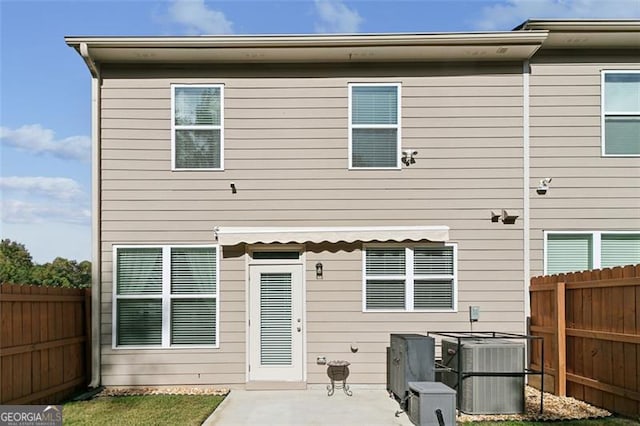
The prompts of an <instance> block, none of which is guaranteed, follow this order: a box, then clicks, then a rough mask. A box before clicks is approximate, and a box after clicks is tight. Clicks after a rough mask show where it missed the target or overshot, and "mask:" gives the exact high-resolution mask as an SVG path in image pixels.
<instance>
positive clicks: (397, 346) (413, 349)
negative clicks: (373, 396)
mask: <svg viewBox="0 0 640 426" xmlns="http://www.w3.org/2000/svg"><path fill="white" fill-rule="evenodd" d="M433 381H435V341H434V339H433V337H430V336H423V335H421V334H392V335H391V346H390V348H389V350H388V352H387V390H389V392H391V393H392V394H393V396H394V397H395V398H396V399H397V400H398V401H400V405H401V406H402V407H403V408H405V407H406V401H407V398H408V397H409V382H433Z"/></svg>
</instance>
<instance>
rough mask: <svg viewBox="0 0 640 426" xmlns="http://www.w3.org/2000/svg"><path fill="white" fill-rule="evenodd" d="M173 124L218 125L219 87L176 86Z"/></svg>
mask: <svg viewBox="0 0 640 426" xmlns="http://www.w3.org/2000/svg"><path fill="white" fill-rule="evenodd" d="M174 106H175V124H177V125H180V126H189V125H216V126H219V125H220V88H219V87H176V88H175V98H174Z"/></svg>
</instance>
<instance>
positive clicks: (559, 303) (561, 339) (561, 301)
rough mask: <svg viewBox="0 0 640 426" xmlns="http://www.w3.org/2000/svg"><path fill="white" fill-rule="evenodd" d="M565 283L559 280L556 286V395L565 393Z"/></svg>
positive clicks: (564, 394)
mask: <svg viewBox="0 0 640 426" xmlns="http://www.w3.org/2000/svg"><path fill="white" fill-rule="evenodd" d="M565 300H566V284H565V283H564V282H559V283H558V284H557V286H556V300H555V302H556V303H555V305H556V318H555V320H556V321H555V323H556V324H555V328H556V332H555V335H556V359H555V367H556V383H555V388H556V395H559V396H566V395H567V323H566V312H565Z"/></svg>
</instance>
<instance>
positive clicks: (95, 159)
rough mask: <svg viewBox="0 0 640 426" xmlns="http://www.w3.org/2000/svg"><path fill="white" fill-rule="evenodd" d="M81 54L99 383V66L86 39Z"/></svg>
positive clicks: (94, 378)
mask: <svg viewBox="0 0 640 426" xmlns="http://www.w3.org/2000/svg"><path fill="white" fill-rule="evenodd" d="M80 54H81V55H82V58H83V59H84V61H85V62H86V63H87V67H89V71H90V72H91V211H92V215H91V240H92V245H91V382H90V383H89V387H92V388H96V387H98V386H100V378H101V374H100V332H101V327H100V308H101V306H100V305H101V303H100V293H101V289H102V285H101V275H102V265H101V261H102V259H101V253H100V241H101V238H100V192H101V190H100V83H101V78H100V70H99V68H98V66H97V65H96V63H95V62H94V61H93V59H92V58H91V55H90V53H89V48H88V47H87V44H86V43H82V44H80Z"/></svg>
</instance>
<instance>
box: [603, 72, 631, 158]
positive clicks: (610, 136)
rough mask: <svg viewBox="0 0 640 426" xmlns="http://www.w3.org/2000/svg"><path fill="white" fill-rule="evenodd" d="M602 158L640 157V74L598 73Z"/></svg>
mask: <svg viewBox="0 0 640 426" xmlns="http://www.w3.org/2000/svg"><path fill="white" fill-rule="evenodd" d="M602 86H603V90H602V97H603V100H602V140H603V147H602V153H603V155H613V156H638V155H640V71H605V72H603V73H602Z"/></svg>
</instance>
